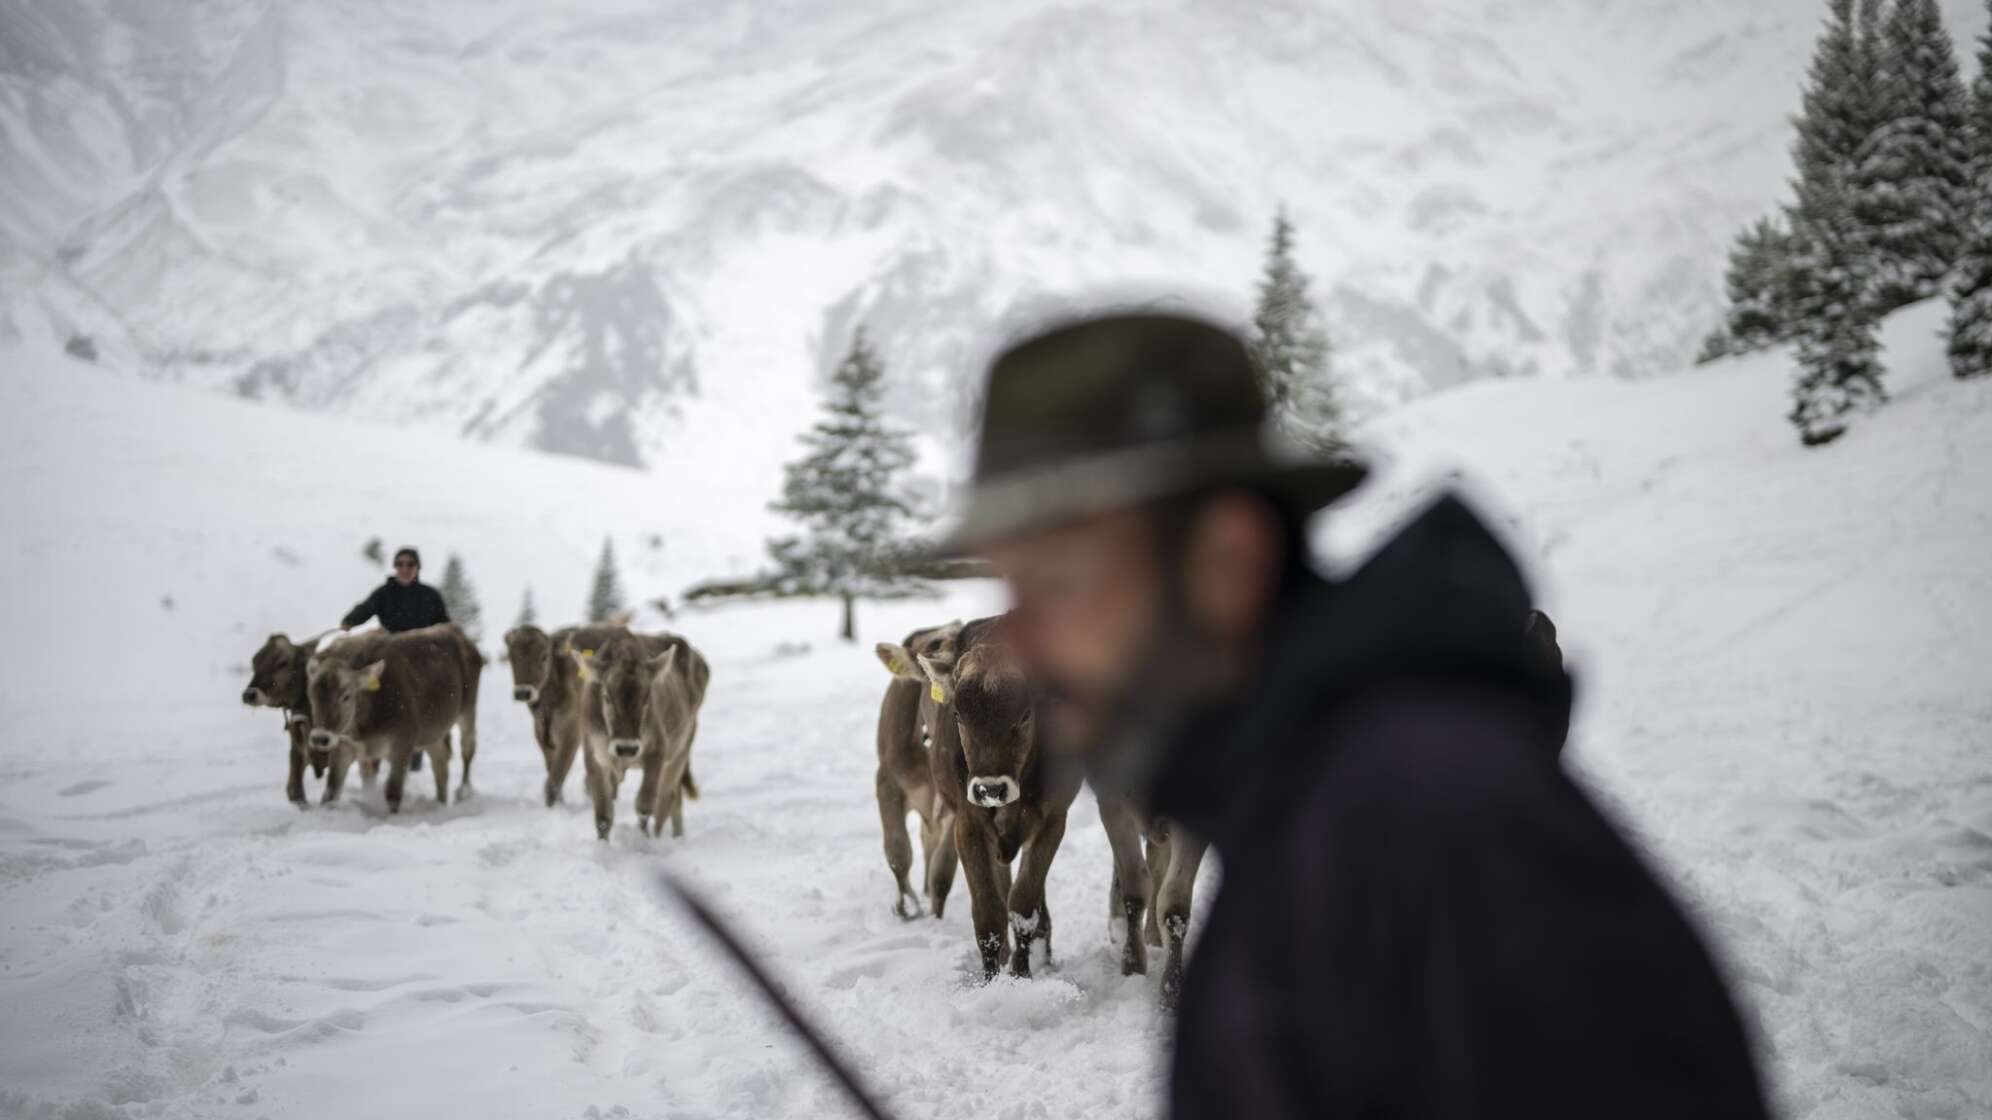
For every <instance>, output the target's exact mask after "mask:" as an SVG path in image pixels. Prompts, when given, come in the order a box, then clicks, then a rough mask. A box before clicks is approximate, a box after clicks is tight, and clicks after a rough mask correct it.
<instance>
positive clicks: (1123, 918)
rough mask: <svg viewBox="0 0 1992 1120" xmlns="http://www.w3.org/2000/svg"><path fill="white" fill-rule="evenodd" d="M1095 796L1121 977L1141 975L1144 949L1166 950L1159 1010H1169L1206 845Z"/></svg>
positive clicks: (1118, 800)
mask: <svg viewBox="0 0 1992 1120" xmlns="http://www.w3.org/2000/svg"><path fill="white" fill-rule="evenodd" d="M1096 792H1098V791H1096ZM1098 796H1099V804H1100V824H1101V825H1103V826H1104V827H1105V828H1106V832H1107V843H1108V844H1109V845H1110V846H1111V847H1112V848H1113V852H1114V878H1113V883H1112V885H1111V886H1109V887H1108V888H1107V921H1108V923H1109V925H1110V926H1111V927H1112V928H1114V929H1116V930H1117V931H1118V933H1119V940H1120V945H1121V974H1122V975H1123V976H1136V975H1144V974H1146V973H1147V971H1148V948H1147V947H1148V946H1149V945H1154V946H1157V947H1164V946H1166V947H1167V949H1168V956H1167V958H1166V959H1165V960H1164V962H1163V965H1162V1006H1163V1007H1167V1008H1173V1007H1175V1006H1176V997H1177V996H1178V995H1180V994H1182V990H1183V943H1184V941H1185V939H1187V938H1188V936H1189V932H1190V905H1191V901H1192V897H1193V895H1194V893H1195V891H1196V885H1197V871H1198V869H1199V868H1201V867H1202V866H1203V857H1204V849H1205V847H1206V846H1207V845H1206V844H1205V842H1204V841H1202V840H1200V839H1198V838H1197V837H1195V836H1192V835H1190V834H1189V833H1188V832H1185V831H1184V830H1183V829H1182V828H1181V827H1180V826H1178V825H1177V824H1175V823H1174V822H1173V821H1170V820H1167V819H1166V818H1163V817H1157V816H1152V815H1150V814H1147V813H1144V812H1142V811H1141V810H1140V809H1139V808H1137V807H1136V806H1134V805H1133V804H1132V803H1131V802H1129V801H1127V800H1126V799H1125V798H1122V797H1116V796H1114V795H1112V794H1108V793H1099V794H1098ZM1144 842H1146V845H1147V850H1146V851H1145V852H1144V851H1143V850H1142V847H1143V843H1144ZM1144 911H1145V912H1146V915H1145V920H1144Z"/></svg>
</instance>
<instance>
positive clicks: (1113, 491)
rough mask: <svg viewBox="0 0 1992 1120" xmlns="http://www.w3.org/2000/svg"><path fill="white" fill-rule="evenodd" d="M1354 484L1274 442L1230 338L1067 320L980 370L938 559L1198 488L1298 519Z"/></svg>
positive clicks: (1342, 459) (1176, 319)
mask: <svg viewBox="0 0 1992 1120" xmlns="http://www.w3.org/2000/svg"><path fill="white" fill-rule="evenodd" d="M1367 474H1368V468H1366V467H1365V466H1363V464H1361V463H1360V462H1357V461H1356V460H1354V459H1353V458H1350V457H1346V456H1341V455H1334V454H1322V453H1319V452H1310V451H1307V450H1304V449H1302V448H1301V447H1299V446H1298V445H1296V444H1294V443H1292V442H1291V441H1289V440H1287V439H1286V438H1285V437H1283V435H1282V434H1281V433H1280V432H1279V431H1278V430H1277V427H1276V425H1275V424H1273V423H1272V422H1271V421H1270V419H1269V417H1268V413H1267V408H1266V401H1265V395H1264V393H1263V392H1262V391H1261V389H1260V385H1259V377H1258V375H1257V373H1256V371H1255V370H1254V367H1253V363H1252V359H1251V357H1250V355H1249V353H1248V352H1247V350H1246V348H1245V344H1244V341H1243V340H1242V339H1240V338H1239V337H1238V335H1237V334H1236V333H1234V332H1232V331H1230V330H1227V329H1225V328H1223V327H1221V326H1218V325H1216V324H1214V323H1211V322H1207V321H1205V320H1202V319H1197V318H1192V317H1189V316H1184V315H1173V314H1116V315H1103V316H1097V317H1092V318H1085V319H1077V320H1071V321H1067V322H1065V323H1062V324H1060V325H1058V326H1055V327H1052V328H1051V329H1048V330H1045V331H1043V332H1041V333H1038V334H1035V335H1033V336H1031V337H1030V338H1027V339H1025V340H1024V341H1022V342H1019V343H1017V344H1015V345H1013V346H1010V347H1009V348H1007V349H1005V350H1004V351H1003V352H1002V353H1000V354H999V355H997V357H996V359H995V361H994V362H992V363H991V364H990V367H989V375H988V380H987V384H986V387H985V393H984V397H983V409H982V429H981V436H980V441H979V442H978V444H977V447H976V456H975V470H974V474H973V475H972V476H971V481H970V485H969V488H968V493H967V495H966V497H965V499H964V501H963V505H962V511H961V515H960V519H959V520H958V521H957V522H956V524H955V525H954V526H953V528H952V529H951V530H950V531H949V532H948V533H947V534H946V535H945V536H944V537H943V538H942V540H941V542H940V544H939V546H938V550H939V551H940V552H941V553H943V554H948V555H955V554H961V553H967V552H973V551H976V550H977V549H979V548H981V547H983V546H986V545H989V544H991V543H994V542H997V541H1000V540H1004V539H1009V538H1014V537H1016V536H1019V535H1023V534H1027V533H1030V532H1034V531H1037V530H1041V529H1048V528H1051V527H1053V526H1055V525H1058V524H1060V523H1061V522H1066V521H1071V520H1075V519H1077V518H1081V517H1086V516H1089V515H1093V514H1099V513H1107V512H1110V511H1113V510H1117V509H1126V508H1130V507H1134V506H1140V505H1145V504H1148V503H1150V502H1154V501H1157V500H1161V499H1165V498H1170V497H1174V496H1177V495H1181V494H1186V493H1192V492H1195V491H1199V490H1205V489H1221V488H1226V487H1237V488H1240V489H1250V490H1255V491H1258V492H1261V493H1264V494H1266V495H1267V496H1268V497H1271V498H1273V499H1274V500H1277V501H1280V502H1282V503H1283V504H1285V505H1287V506H1288V507H1289V508H1292V509H1295V510H1296V511H1298V512H1301V513H1311V512H1313V511H1315V510H1318V509H1320V508H1322V507H1323V506H1326V505H1328V504H1329V503H1331V502H1333V501H1335V500H1336V499H1337V498H1340V497H1341V496H1343V495H1344V494H1347V493H1348V492H1349V491H1351V490H1353V489H1355V488H1356V487H1357V486H1358V485H1360V484H1361V483H1362V481H1363V479H1364V478H1365V477H1366V476H1367Z"/></svg>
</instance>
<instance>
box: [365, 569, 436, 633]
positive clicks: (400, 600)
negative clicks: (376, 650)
mask: <svg viewBox="0 0 1992 1120" xmlns="http://www.w3.org/2000/svg"><path fill="white" fill-rule="evenodd" d="M376 616H378V617H379V619H380V625H381V629H383V630H386V631H387V632H388V633H390V634H399V633H401V632H402V631H403V630H420V629H421V628H422V627H424V626H434V625H436V624H438V623H442V622H448V621H449V620H450V612H449V609H448V608H447V607H445V606H443V596H442V593H441V592H439V591H437V590H436V589H435V588H433V587H430V586H429V585H428V584H426V583H422V582H420V581H417V582H415V583H411V584H409V585H407V586H406V587H403V586H402V584H401V581H400V580H398V579H395V578H394V577H393V576H389V577H387V582H386V583H385V584H382V585H381V586H379V587H376V588H374V591H373V594H371V595H369V596H367V597H366V598H365V599H363V600H361V601H360V602H359V603H358V604H357V605H356V606H354V607H353V609H352V610H350V611H347V612H346V617H345V618H342V619H340V620H339V625H341V626H347V627H352V626H358V625H359V624H360V623H362V622H365V621H366V620H367V619H369V618H374V617H376Z"/></svg>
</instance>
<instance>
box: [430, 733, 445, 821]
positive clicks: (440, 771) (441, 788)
mask: <svg viewBox="0 0 1992 1120" xmlns="http://www.w3.org/2000/svg"><path fill="white" fill-rule="evenodd" d="M425 749H426V750H427V751H428V752H429V764H430V766H431V767H432V768H433V769H434V770H435V771H436V804H438V805H448V804H449V803H450V737H449V736H448V735H445V736H443V738H442V741H441V742H437V743H431V744H429V746H428V747H427V748H425Z"/></svg>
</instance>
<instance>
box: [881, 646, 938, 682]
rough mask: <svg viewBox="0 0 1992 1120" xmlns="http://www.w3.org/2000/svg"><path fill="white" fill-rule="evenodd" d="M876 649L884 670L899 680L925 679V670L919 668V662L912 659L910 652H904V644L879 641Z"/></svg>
mask: <svg viewBox="0 0 1992 1120" xmlns="http://www.w3.org/2000/svg"><path fill="white" fill-rule="evenodd" d="M877 649H878V660H879V663H880V664H882V665H884V666H885V671H886V672H888V673H891V674H892V675H893V676H895V677H898V678H900V679H901V680H909V681H925V680H926V679H927V673H926V671H925V670H923V669H921V668H920V663H919V662H918V661H915V660H914V659H913V655H912V654H910V653H908V652H906V647H905V646H902V645H900V644H899V643H898V642H880V643H879V644H878V646H877Z"/></svg>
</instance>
